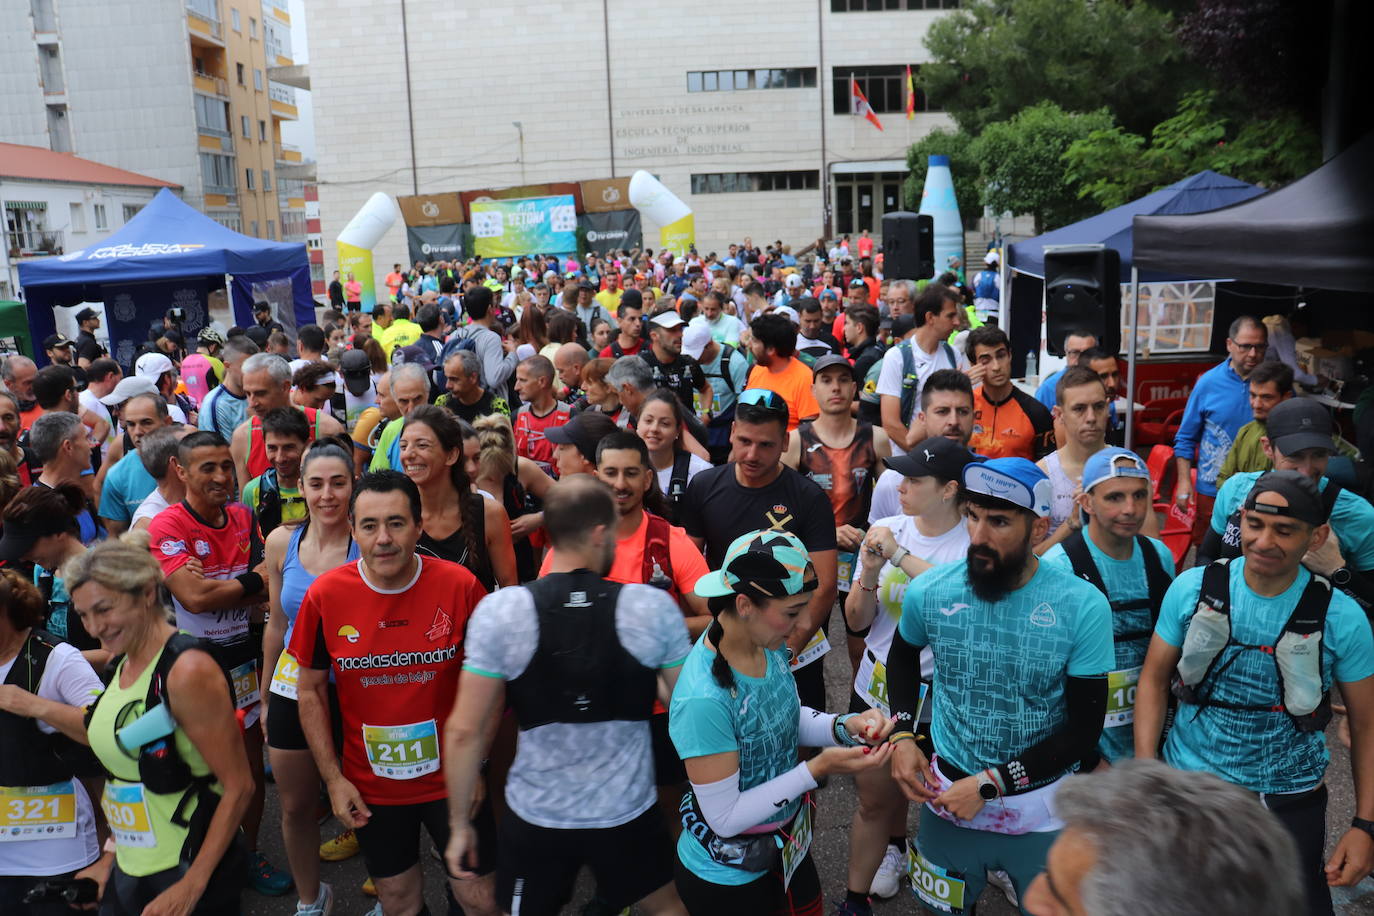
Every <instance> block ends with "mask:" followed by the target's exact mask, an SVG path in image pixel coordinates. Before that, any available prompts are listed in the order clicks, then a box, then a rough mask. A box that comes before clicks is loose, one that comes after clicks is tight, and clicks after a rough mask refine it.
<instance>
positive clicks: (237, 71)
mask: <svg viewBox="0 0 1374 916" xmlns="http://www.w3.org/2000/svg"><path fill="white" fill-rule="evenodd" d="M234 75H235V76H237V77H238V80H239V85H240V86H242V85H243V64H234Z"/></svg>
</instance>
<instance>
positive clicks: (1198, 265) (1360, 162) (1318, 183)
mask: <svg viewBox="0 0 1374 916" xmlns="http://www.w3.org/2000/svg"><path fill="white" fill-rule="evenodd" d="M1134 236H1135V266H1136V267H1137V268H1138V269H1140V270H1141V271H1147V270H1157V271H1171V272H1173V273H1185V274H1194V275H1196V276H1208V277H1233V278H1235V279H1237V280H1249V281H1253V282H1257V283H1273V284H1280V285H1284V286H1305V287H1315V288H1320V289H1333V290H1348V291H1353V292H1374V133H1369V134H1366V135H1365V136H1364V138H1363V139H1361V140H1360V141H1358V142H1357V143H1355V144H1354V145H1352V146H1351V147H1349V148H1348V149H1346V150H1345V151H1344V152H1342V153H1340V154H1339V155H1337V156H1336V157H1334V158H1333V159H1331V160H1330V161H1329V162H1327V163H1326V164H1324V165H1322V166H1321V167H1320V168H1318V169H1317V170H1315V171H1313V172H1312V173H1310V174H1308V175H1304V176H1303V177H1302V178H1299V179H1298V180H1297V181H1294V182H1293V183H1291V184H1288V185H1285V186H1284V187H1282V188H1279V189H1278V190H1276V191H1270V192H1269V193H1268V194H1263V195H1261V196H1259V197H1255V198H1252V199H1250V200H1247V201H1244V202H1242V203H1238V204H1233V205H1232V206H1229V207H1223V208H1222V209H1220V210H1212V211H1210V212H1207V213H1198V214H1188V215H1183V216H1137V217H1136V218H1135V220H1134Z"/></svg>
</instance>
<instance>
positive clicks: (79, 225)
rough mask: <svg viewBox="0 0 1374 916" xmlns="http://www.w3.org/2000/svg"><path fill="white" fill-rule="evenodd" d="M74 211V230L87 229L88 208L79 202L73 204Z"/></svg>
mask: <svg viewBox="0 0 1374 916" xmlns="http://www.w3.org/2000/svg"><path fill="white" fill-rule="evenodd" d="M71 211H72V231H73V232H85V231H86V208H85V207H83V206H82V205H81V204H79V203H74V204H71Z"/></svg>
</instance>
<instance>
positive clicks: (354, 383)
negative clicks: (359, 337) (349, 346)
mask: <svg viewBox="0 0 1374 916" xmlns="http://www.w3.org/2000/svg"><path fill="white" fill-rule="evenodd" d="M339 374H340V375H342V376H343V380H344V387H345V388H347V389H348V390H349V391H350V392H351V393H352V394H353V396H354V397H362V396H363V395H364V394H365V393H366V392H367V390H368V389H369V388H370V387H372V360H370V359H368V358H367V354H366V353H364V352H363V351H362V350H345V351H344V352H343V355H342V356H340V357H339Z"/></svg>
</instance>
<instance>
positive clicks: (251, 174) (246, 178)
mask: <svg viewBox="0 0 1374 916" xmlns="http://www.w3.org/2000/svg"><path fill="white" fill-rule="evenodd" d="M257 180H258V179H257V170H256V169H244V170H243V183H244V187H246V188H247V189H248V190H250V191H255V190H257Z"/></svg>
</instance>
